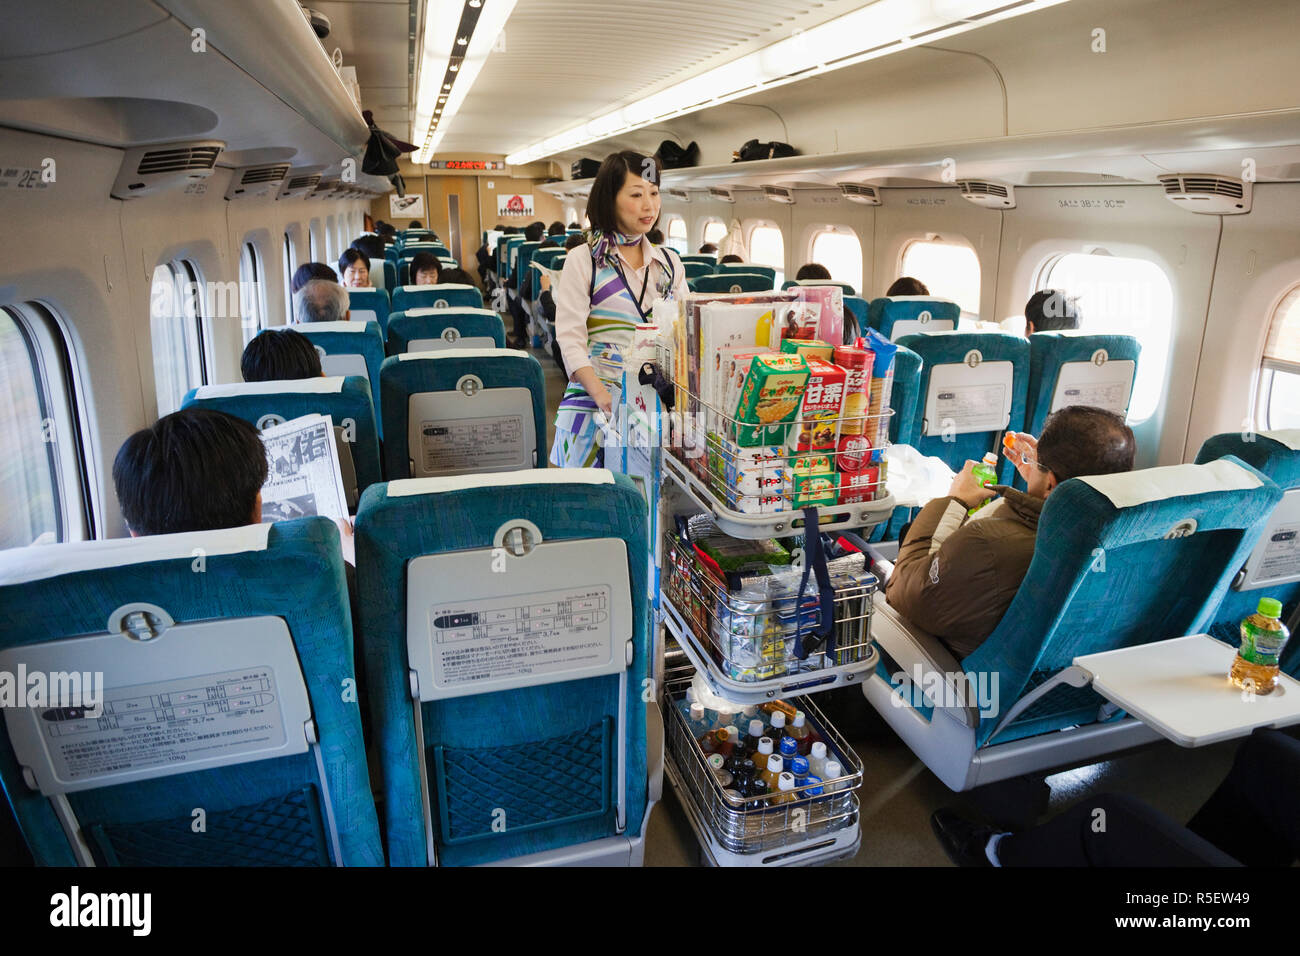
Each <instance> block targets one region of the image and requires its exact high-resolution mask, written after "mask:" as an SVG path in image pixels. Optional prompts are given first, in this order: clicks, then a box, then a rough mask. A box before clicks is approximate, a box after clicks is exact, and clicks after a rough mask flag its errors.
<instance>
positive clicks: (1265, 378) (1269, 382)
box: [1255, 282, 1300, 431]
mask: <svg viewBox="0 0 1300 956" xmlns="http://www.w3.org/2000/svg"><path fill="white" fill-rule="evenodd" d="M1293 296H1294V297H1296V298H1297V302H1296V303H1295V304H1294V305H1288V302H1289V300H1291V298H1292V297H1293ZM1284 306H1286V311H1288V312H1289V311H1290V310H1291V309H1292V308H1300V282H1297V283H1294V284H1293V285H1291V286H1288V287H1287V288H1286V289H1285V290H1284V291H1283V292H1282V294H1281V295H1280V296H1278V298H1277V301H1276V302H1275V303H1274V304H1273V307H1272V308H1271V309H1269V316H1268V324H1267V325H1266V326H1265V328H1264V342H1263V344H1262V345H1261V346H1260V354H1259V389H1258V392H1257V393H1256V399H1255V419H1256V421H1258V422H1260V423H1261V424H1262V425H1263V429H1262V430H1263V431H1270V430H1272V429H1273V428H1274V427H1275V426H1274V425H1273V389H1274V388H1275V387H1276V386H1277V373H1278V372H1281V373H1282V374H1283V375H1294V376H1297V377H1300V365H1292V364H1290V363H1288V362H1285V361H1282V360H1280V359H1271V358H1269V357H1267V356H1266V355H1265V354H1264V350H1265V349H1266V348H1268V340H1269V336H1270V334H1271V333H1272V331H1273V325H1274V323H1276V322H1278V321H1279V320H1280V319H1281V317H1282V313H1283V307H1284ZM1276 427H1279V428H1281V427H1286V426H1280V425H1279V426H1276Z"/></svg>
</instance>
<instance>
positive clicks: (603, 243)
mask: <svg viewBox="0 0 1300 956" xmlns="http://www.w3.org/2000/svg"><path fill="white" fill-rule="evenodd" d="M659 177H660V167H659V161H658V159H657V158H654V157H650V156H642V155H641V154H639V153H634V152H630V151H624V152H621V153H613V154H611V155H610V156H608V157H606V159H605V161H604V162H603V163H601V164H600V171H599V172H598V173H597V174H596V181H595V182H594V183H593V184H592V186H591V195H590V197H588V200H587V218H588V219H589V220H590V221H591V229H590V230H589V231H588V232H587V234H586V240H587V245H586V249H585V250H584V249H582V248H581V247H579V248H575V249H574V250H573V251H572V252H570V253H569V255H568V257H567V258H566V259H565V260H564V271H563V272H562V273H561V275H560V283H559V286H558V288H557V290H556V292H555V339H556V342H557V343H558V344H559V346H560V353H561V355H562V356H563V358H564V367H565V370H566V371H567V372H568V373H569V386H568V388H567V389H566V390H565V392H564V398H563V399H562V400H561V401H560V410H559V414H558V415H557V416H556V420H555V445H554V446H553V447H552V448H551V459H550V460H551V464H553V465H556V466H558V467H561V468H579V467H584V466H591V465H593V464H596V463H597V462H598V460H599V458H600V451H601V449H600V448H599V447H598V445H597V442H596V433H597V424H596V420H595V417H594V415H595V413H596V411H597V410H599V411H601V412H603V413H604V414H605V415H607V416H608V415H610V414H611V412H612V410H613V398H612V396H611V394H610V391H609V386H610V385H612V384H615V383H617V382H618V381H619V379H620V377H621V375H622V369H623V359H624V356H625V354H626V352H627V350H628V349H629V348H630V347H631V345H632V336H633V332H634V330H635V327H636V325H637V323H639V322H649V321H651V319H650V316H651V314H652V312H653V310H654V303H655V302H656V301H658V300H659V299H680V298H681V297H682V296H684V295H686V292H687V286H686V270H685V269H683V268H682V263H681V260H680V259H678V258H677V253H676V252H674V251H673V250H671V249H668V248H666V247H664V246H655V245H652V244H651V243H650V241H649V240H648V239H647V238H646V233H647V232H649V231H650V230H651V229H653V228H654V227H655V225H656V223H657V222H658V221H659V204H660V199H659Z"/></svg>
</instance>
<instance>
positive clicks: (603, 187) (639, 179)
mask: <svg viewBox="0 0 1300 956" xmlns="http://www.w3.org/2000/svg"><path fill="white" fill-rule="evenodd" d="M660 174H661V167H660V165H659V158H658V157H657V156H643V155H641V154H640V153H634V152H632V151H631V150H624V151H623V152H621V153H610V154H609V155H608V156H606V157H605V161H604V162H603V163H601V164H600V171H599V172H598V173H596V181H595V182H593V183H592V184H591V195H590V196H588V197H587V218H588V219H589V220H590V221H591V228H592V229H593V230H595V231H596V232H620V233H623V234H624V235H628V236H643V235H645V234H646V233H647V232H649V231H650V230H651V229H653V228H654V227H655V225H656V224H658V222H659V208H660V199H659V182H660Z"/></svg>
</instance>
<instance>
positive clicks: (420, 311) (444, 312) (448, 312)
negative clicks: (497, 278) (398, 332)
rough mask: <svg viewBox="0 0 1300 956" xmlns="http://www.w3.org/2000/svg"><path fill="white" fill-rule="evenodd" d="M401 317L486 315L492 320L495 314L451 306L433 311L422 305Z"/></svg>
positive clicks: (484, 310)
mask: <svg viewBox="0 0 1300 956" xmlns="http://www.w3.org/2000/svg"><path fill="white" fill-rule="evenodd" d="M430 288H432V286H430ZM403 315H406V316H408V317H409V316H412V315H432V316H435V317H436V316H455V315H488V316H492V317H493V318H495V317H496V313H495V312H493V311H492V310H491V309H478V308H474V307H472V306H468V305H464V306H452V307H451V308H449V309H435V308H433V307H432V306H428V305H422V306H420V307H419V308H415V309H407V310H406V311H405V312H404V313H403Z"/></svg>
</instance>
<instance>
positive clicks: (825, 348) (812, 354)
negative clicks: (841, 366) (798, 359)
mask: <svg viewBox="0 0 1300 956" xmlns="http://www.w3.org/2000/svg"><path fill="white" fill-rule="evenodd" d="M781 351H782V352H786V353H793V354H794V355H802V356H803V357H804V358H819V359H821V360H822V361H823V362H829V361H831V358H832V357H833V356H834V355H835V346H833V345H831V344H830V343H829V342H823V341H822V340H821V339H782V340H781Z"/></svg>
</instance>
